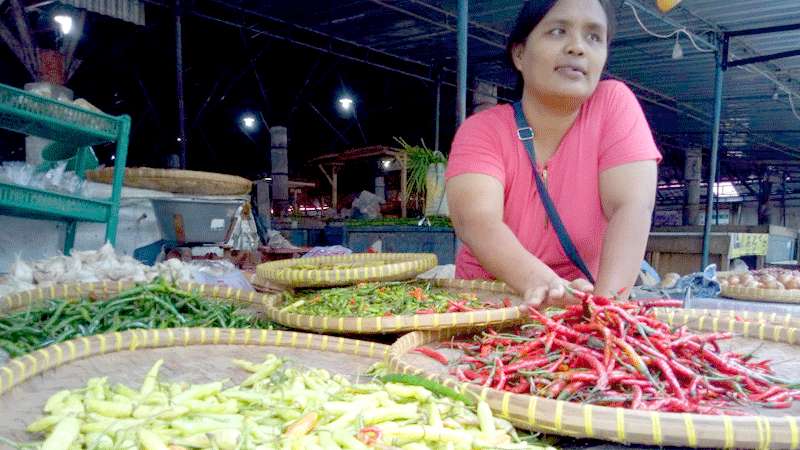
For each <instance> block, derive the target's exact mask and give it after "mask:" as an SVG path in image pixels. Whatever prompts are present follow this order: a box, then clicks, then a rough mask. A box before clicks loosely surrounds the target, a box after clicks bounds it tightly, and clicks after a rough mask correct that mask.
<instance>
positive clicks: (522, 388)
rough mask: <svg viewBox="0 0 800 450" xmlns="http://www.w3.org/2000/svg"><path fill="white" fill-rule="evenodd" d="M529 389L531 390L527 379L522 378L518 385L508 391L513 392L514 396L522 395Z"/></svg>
mask: <svg viewBox="0 0 800 450" xmlns="http://www.w3.org/2000/svg"><path fill="white" fill-rule="evenodd" d="M530 389H531V383H530V381H528V379H527V378H522V379H520V380H519V383H517V384H516V385H514V386H512V387H511V388H510V389H509V391H511V392H514V393H515V394H522V393H527V392H530Z"/></svg>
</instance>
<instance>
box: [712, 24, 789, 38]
mask: <svg viewBox="0 0 800 450" xmlns="http://www.w3.org/2000/svg"><path fill="white" fill-rule="evenodd" d="M792 30H800V23H792V24H788V25H776V26H773V27H761V28H751V29H749V30H734V31H726V32H725V34H727V35H728V36H730V37H736V36H752V35H754V34H768V33H780V32H783V31H792Z"/></svg>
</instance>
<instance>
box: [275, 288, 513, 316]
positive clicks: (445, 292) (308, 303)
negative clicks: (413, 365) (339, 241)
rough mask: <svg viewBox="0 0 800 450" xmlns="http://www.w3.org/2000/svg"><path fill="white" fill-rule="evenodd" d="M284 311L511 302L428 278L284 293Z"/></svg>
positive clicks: (434, 308) (364, 312) (424, 309)
mask: <svg viewBox="0 0 800 450" xmlns="http://www.w3.org/2000/svg"><path fill="white" fill-rule="evenodd" d="M284 305H286V306H284V308H283V311H286V312H294V313H298V314H308V315H314V316H333V317H375V316H392V315H399V316H404V315H413V314H435V313H445V312H464V311H473V310H477V309H486V308H502V307H510V306H512V305H511V303H510V300H508V299H505V300H504V301H503V302H490V301H483V300H481V299H479V298H478V296H477V294H475V293H471V292H453V291H452V290H450V289H448V288H442V287H436V286H434V285H433V284H432V283H431V282H427V281H393V282H377V283H360V284H357V285H355V286H347V287H340V288H333V289H320V290H316V289H304V290H299V291H296V292H295V293H293V294H292V293H285V294H284Z"/></svg>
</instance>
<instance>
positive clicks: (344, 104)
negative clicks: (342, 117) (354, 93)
mask: <svg viewBox="0 0 800 450" xmlns="http://www.w3.org/2000/svg"><path fill="white" fill-rule="evenodd" d="M353 104H354V102H353V99H352V98H350V97H348V96H344V97H341V98H339V107H340V108H342V110H343V111H350V109H351V108H352V107H353Z"/></svg>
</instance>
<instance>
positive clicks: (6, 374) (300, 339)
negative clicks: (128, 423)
mask: <svg viewBox="0 0 800 450" xmlns="http://www.w3.org/2000/svg"><path fill="white" fill-rule="evenodd" d="M191 345H259V346H272V347H289V348H296V349H308V350H317V351H323V352H326V351H327V352H336V353H342V354H349V355H354V356H363V357H369V358H384V359H385V358H386V355H388V352H389V346H387V345H384V344H379V343H376V342H367V341H359V340H355V339H348V338H342V337H333V336H325V335H317V334H308V333H301V332H296V331H284V330H256V329H251V328H245V329H240V328H167V329H160V330H159V329H152V330H144V329H136V330H128V331H122V332H114V333H105V334H99V335H95V336H88V337H80V338H75V339H72V340H69V341H65V342H61V343H58V344H53V345H50V346H48V347H45V348H42V349H39V350H36V351H33V352H31V353H28V354H26V355H23V356H20V357H18V358H14V359H12V360H9V361H8V362H6V363H5V364H4V365H2V366H0V395H2V394H3V393H5V392H7V391H8V390H9V389H11V388H13V387H14V386H17V385H19V384H21V383H23V382H24V381H25V380H27V379H29V378H31V377H34V376H36V375H40V374H43V373H44V372H46V371H47V370H49V369H54V368H56V367H59V366H62V365H64V364H67V363H69V362H72V361H77V360H81V359H85V358H90V357H92V356H97V355H104V354H107V353H114V352H121V351H136V350H141V349H149V348H162V347H178V346H181V347H187V346H191Z"/></svg>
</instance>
